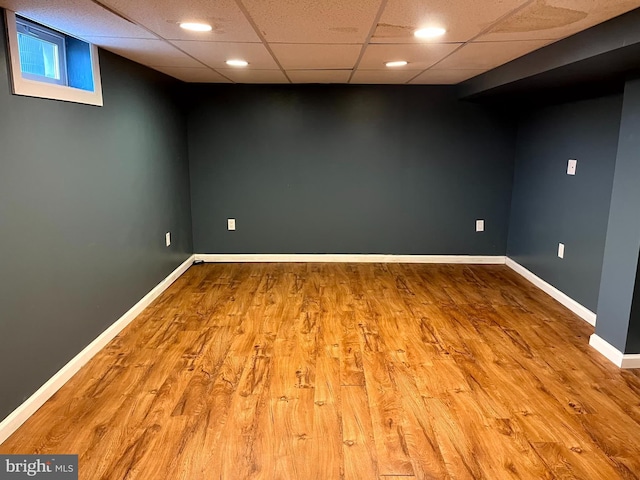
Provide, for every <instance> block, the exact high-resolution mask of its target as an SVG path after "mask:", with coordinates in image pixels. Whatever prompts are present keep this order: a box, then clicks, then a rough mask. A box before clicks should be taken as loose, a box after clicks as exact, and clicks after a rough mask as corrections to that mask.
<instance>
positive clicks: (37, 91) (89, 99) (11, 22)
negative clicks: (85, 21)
mask: <svg viewBox="0 0 640 480" xmlns="http://www.w3.org/2000/svg"><path fill="white" fill-rule="evenodd" d="M5 19H6V26H7V37H8V42H7V44H8V50H9V51H8V52H7V53H8V55H9V58H10V62H9V64H10V67H11V68H10V70H11V86H12V89H13V93H14V94H15V95H23V96H27V97H38V98H48V99H51V100H62V101H65V102H74V103H83V104H86V105H95V106H99V107H101V106H103V100H102V81H101V79H100V63H99V60H98V47H97V46H96V45H94V44H92V43H89V42H85V43H87V44H88V45H89V51H90V54H91V68H92V73H93V87H94V88H93V91H88V90H82V89H79V88H74V87H70V86H68V85H58V84H56V83H51V82H48V81H46V80H35V79H34V77H38V76H36V75H34V76H31V75H28V77H30V78H27V77H25V76H24V75H23V73H22V70H21V68H20V47H19V45H18V29H17V24H16V14H15V13H14V12H12V11H10V10H5ZM26 20H27V21H29V20H30V19H28V18H26ZM31 21H32V20H31ZM36 23H37V22H36ZM47 28H51V27H47ZM51 30H53V31H54V32H57V30H55V28H51ZM60 35H62V36H66V35H67V34H66V33H62V32H60ZM82 41H84V40H82ZM61 53H62V54H63V55H64V52H61ZM65 63H66V62H65ZM65 75H66V72H65Z"/></svg>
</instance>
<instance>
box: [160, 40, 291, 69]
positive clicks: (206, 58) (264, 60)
mask: <svg viewBox="0 0 640 480" xmlns="http://www.w3.org/2000/svg"><path fill="white" fill-rule="evenodd" d="M171 43H173V44H174V45H176V46H177V47H178V48H180V49H181V50H183V51H185V52H187V53H188V54H189V55H193V56H194V57H195V58H197V59H198V60H200V61H201V62H203V63H205V64H207V65H209V66H210V67H213V68H216V69H218V68H229V67H228V66H227V64H226V63H225V62H226V61H227V60H233V59H235V60H246V61H247V62H249V66H250V68H254V69H264V70H270V69H273V70H278V68H279V67H278V64H277V63H276V62H275V61H274V60H273V57H272V56H271V54H270V53H269V51H268V50H267V49H266V48H265V46H264V45H262V44H261V43H226V42H186V41H179V40H175V41H173V42H171Z"/></svg>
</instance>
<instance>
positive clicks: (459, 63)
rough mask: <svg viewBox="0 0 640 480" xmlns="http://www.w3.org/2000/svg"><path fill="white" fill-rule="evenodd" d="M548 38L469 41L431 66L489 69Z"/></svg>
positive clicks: (445, 68) (454, 68)
mask: <svg viewBox="0 0 640 480" xmlns="http://www.w3.org/2000/svg"><path fill="white" fill-rule="evenodd" d="M548 43H549V40H527V41H523V42H480V43H469V44H467V45H465V46H464V47H462V48H461V49H460V50H458V51H457V52H455V53H454V54H452V55H451V56H450V57H447V58H446V59H444V60H443V61H442V62H440V63H438V64H437V65H435V66H434V67H433V69H434V70H436V69H437V70H474V69H477V70H489V69H491V68H495V67H497V66H499V65H502V64H504V63H507V62H509V61H511V60H513V59H514V58H517V57H519V56H521V55H525V54H527V53H529V52H532V51H534V50H537V49H538V48H541V47H543V46H545V45H547V44H548Z"/></svg>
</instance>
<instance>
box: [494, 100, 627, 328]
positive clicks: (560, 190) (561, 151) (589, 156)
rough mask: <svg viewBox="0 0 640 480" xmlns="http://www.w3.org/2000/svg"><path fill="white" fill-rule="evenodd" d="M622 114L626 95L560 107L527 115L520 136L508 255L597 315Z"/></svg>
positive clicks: (520, 129)
mask: <svg viewBox="0 0 640 480" xmlns="http://www.w3.org/2000/svg"><path fill="white" fill-rule="evenodd" d="M621 110H622V95H615V96H608V97H602V98H598V99H594V100H585V101H581V102H576V103H568V104H563V105H556V106H553V107H548V108H544V109H541V110H539V111H535V112H530V113H527V114H526V115H524V116H523V120H522V121H521V123H520V128H519V133H518V143H517V152H516V167H515V175H514V183H513V200H512V207H511V221H510V226H509V245H508V250H507V251H508V255H509V256H510V257H511V258H513V259H514V260H515V261H517V262H518V263H520V264H521V265H523V266H524V267H526V268H527V269H529V270H531V271H532V272H533V273H535V274H536V275H538V276H539V277H541V278H543V279H544V280H546V281H547V282H549V283H550V284H552V285H553V286H554V287H556V288H558V289H559V290H561V291H562V292H564V293H566V294H567V295H569V296H570V297H571V298H573V299H574V300H576V301H578V302H579V303H581V304H582V305H584V306H586V307H587V308H589V309H591V310H592V311H594V312H595V311H596V307H597V303H598V291H599V287H600V276H601V273H602V261H603V255H604V247H605V239H606V235H607V221H608V216H609V203H610V200H611V188H612V182H613V172H614V168H615V162H616V151H617V144H618V131H619V127H620V114H621ZM570 158H575V159H577V160H578V168H577V175H575V176H569V175H567V173H566V172H567V162H568V160H569V159H570ZM559 242H562V243H564V244H565V246H566V252H565V257H564V259H560V258H558V256H557V252H558V243H559ZM599 322H600V320H598V323H599Z"/></svg>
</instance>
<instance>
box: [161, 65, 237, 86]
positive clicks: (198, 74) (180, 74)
mask: <svg viewBox="0 0 640 480" xmlns="http://www.w3.org/2000/svg"><path fill="white" fill-rule="evenodd" d="M154 69H155V70H158V71H159V72H162V73H166V74H167V75H169V76H171V77H174V78H177V79H178V80H182V81H183V82H190V83H231V81H230V80H228V79H226V78H224V77H223V76H222V75H220V74H218V73H216V72H214V71H213V70H211V69H210V68H190V67H154Z"/></svg>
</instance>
